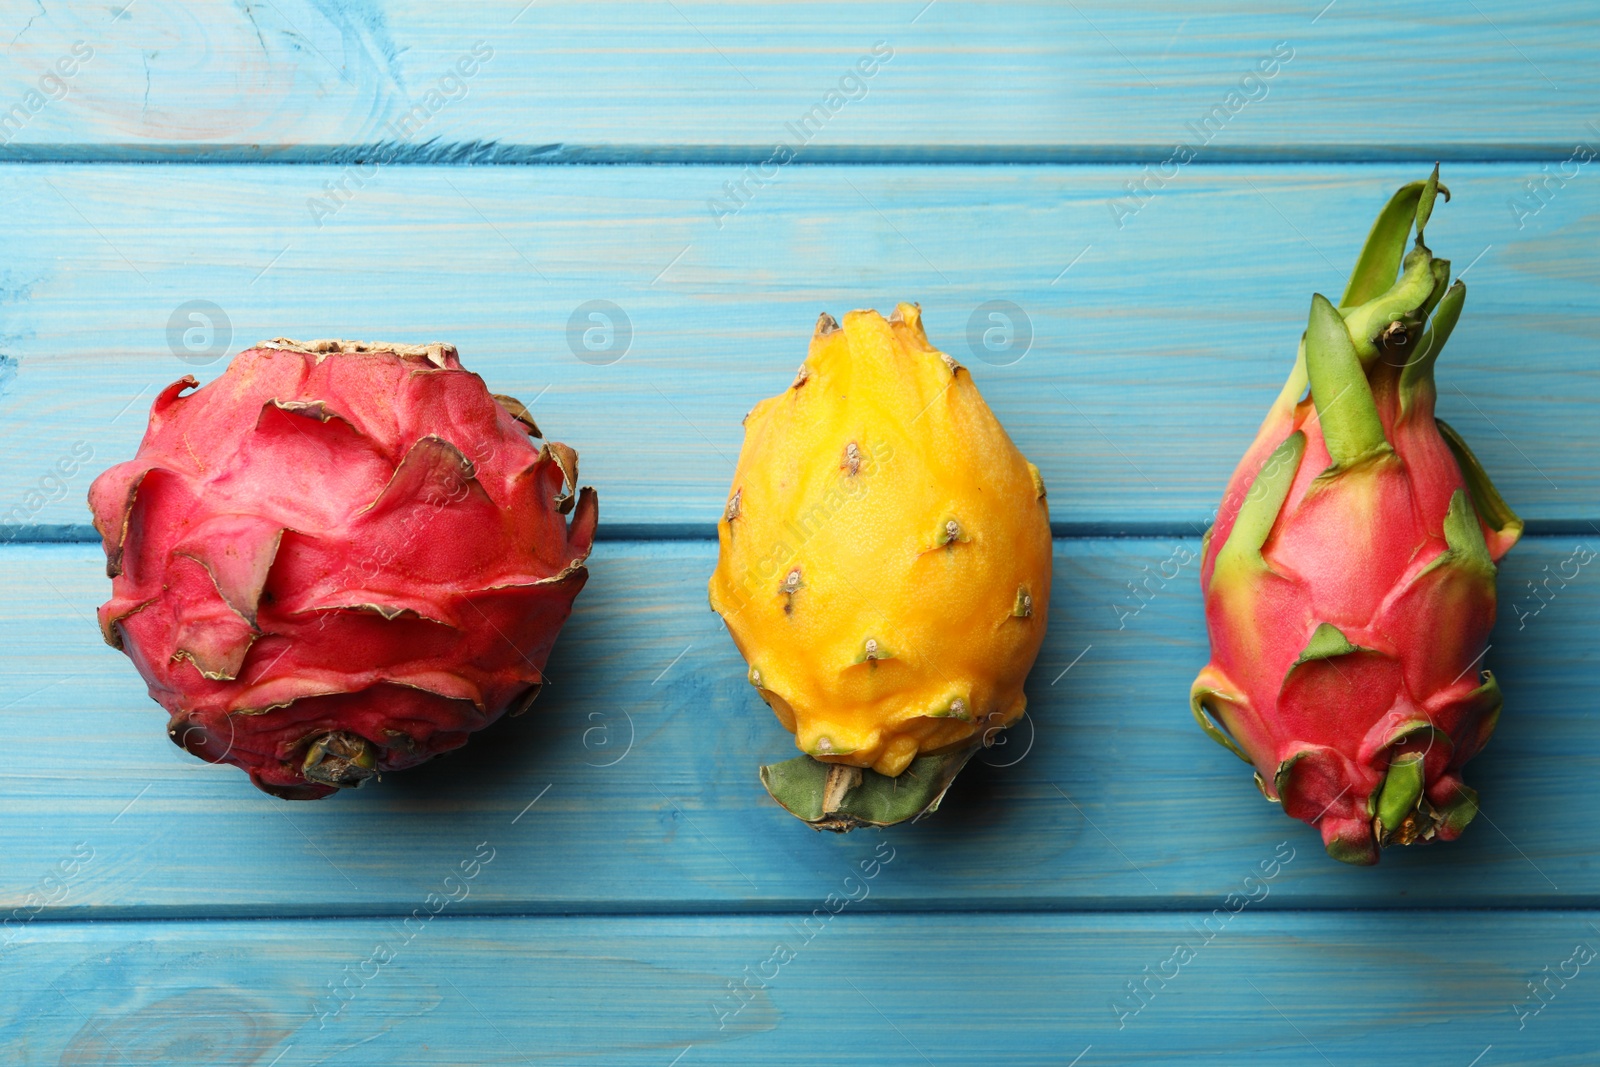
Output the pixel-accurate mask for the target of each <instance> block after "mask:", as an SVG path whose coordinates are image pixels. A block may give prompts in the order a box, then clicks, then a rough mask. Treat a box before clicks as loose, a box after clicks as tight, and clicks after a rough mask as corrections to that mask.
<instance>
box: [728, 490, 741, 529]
mask: <svg viewBox="0 0 1600 1067" xmlns="http://www.w3.org/2000/svg"><path fill="white" fill-rule="evenodd" d="M743 495H744V490H743V489H740V490H738V491H737V492H735V493H734V494H733V497H732V499H730V500H729V501H728V510H727V512H726V515H727V519H728V521H729V522H732V521H733V520H734V519H737V518H738V517H739V498H740V497H742V496H743Z"/></svg>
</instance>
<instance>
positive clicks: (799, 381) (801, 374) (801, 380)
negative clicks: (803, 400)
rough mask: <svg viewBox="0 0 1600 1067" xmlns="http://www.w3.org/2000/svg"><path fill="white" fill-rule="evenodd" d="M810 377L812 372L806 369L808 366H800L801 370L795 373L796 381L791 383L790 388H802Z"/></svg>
mask: <svg viewBox="0 0 1600 1067" xmlns="http://www.w3.org/2000/svg"><path fill="white" fill-rule="evenodd" d="M810 377H811V372H810V371H809V370H807V369H806V365H805V364H804V363H802V364H800V369H799V370H797V371H795V372H794V381H793V382H791V383H789V388H790V389H798V388H800V387H801V386H802V385H804V384H806V379H808V378H810Z"/></svg>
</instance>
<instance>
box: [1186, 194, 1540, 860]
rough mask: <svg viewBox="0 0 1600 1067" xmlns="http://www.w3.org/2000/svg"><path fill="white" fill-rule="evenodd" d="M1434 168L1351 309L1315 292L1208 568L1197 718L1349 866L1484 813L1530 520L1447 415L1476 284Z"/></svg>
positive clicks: (1225, 507)
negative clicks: (1206, 650) (1506, 591)
mask: <svg viewBox="0 0 1600 1067" xmlns="http://www.w3.org/2000/svg"><path fill="white" fill-rule="evenodd" d="M1438 178H1439V171H1438V168H1437V167H1435V168H1434V172H1433V175H1432V177H1430V178H1429V179H1428V180H1427V181H1426V182H1414V183H1412V184H1410V185H1407V186H1405V187H1404V188H1402V189H1401V190H1400V191H1399V192H1397V193H1396V194H1395V195H1394V197H1393V199H1391V200H1390V201H1389V204H1388V206H1387V207H1385V208H1384V210H1383V212H1382V214H1380V215H1379V217H1378V221H1377V222H1376V224H1375V225H1374V226H1373V228H1372V233H1371V235H1370V236H1369V237H1368V238H1367V243H1366V246H1365V248H1363V249H1362V252H1361V256H1360V258H1359V259H1358V260H1357V262H1356V269H1355V272H1354V274H1353V275H1352V277H1351V278H1350V282H1349V285H1348V286H1347V288H1346V289H1345V293H1344V297H1343V299H1342V300H1341V301H1340V303H1339V307H1338V308H1335V307H1334V306H1333V305H1332V304H1331V303H1330V302H1329V301H1328V300H1327V299H1326V298H1324V297H1323V296H1321V295H1317V296H1314V297H1312V300H1311V317H1310V324H1309V325H1308V327H1307V329H1306V332H1305V335H1304V337H1303V339H1302V341H1301V346H1300V354H1299V356H1298V357H1297V359H1296V361H1295V367H1294V371H1293V372H1292V373H1291V374H1290V375H1289V380H1288V383H1287V384H1286V385H1285V386H1284V388H1283V391H1282V392H1281V393H1280V394H1279V395H1278V399H1277V401H1276V402H1275V403H1274V404H1273V406H1272V409H1271V411H1270V412H1268V414H1267V418H1266V421H1265V422H1264V423H1263V424H1262V427H1261V430H1260V432H1259V434H1258V435H1257V437H1256V440H1255V443H1254V444H1252V445H1251V447H1250V450H1249V451H1248V452H1246V453H1245V457H1244V459H1243V460H1242V461H1241V462H1240V464H1239V467H1238V469H1237V470H1236V471H1235V472H1234V475H1233V478H1232V480H1231V481H1230V482H1229V485H1228V491H1227V494H1226V496H1224V498H1223V501H1222V505H1221V507H1219V508H1218V510H1217V518H1216V523H1215V525H1214V526H1213V527H1212V529H1211V530H1210V531H1208V533H1207V539H1206V544H1205V550H1204V560H1203V563H1202V567H1201V572H1200V581H1201V588H1202V589H1203V591H1204V594H1205V605H1206V622H1207V626H1208V629H1209V631H1210V634H1211V662H1210V663H1209V664H1207V665H1206V667H1205V669H1204V670H1202V671H1201V672H1200V676H1199V677H1198V678H1197V679H1196V680H1195V683H1194V687H1193V689H1192V691H1191V694H1190V703H1191V706H1192V709H1193V711H1194V715H1195V718H1196V719H1197V720H1199V722H1200V725H1201V726H1202V727H1204V728H1205V730H1206V732H1207V733H1209V734H1210V735H1211V736H1212V738H1214V739H1215V740H1216V741H1217V742H1219V743H1220V744H1222V745H1224V746H1226V747H1227V748H1229V749H1231V750H1232V751H1233V752H1234V753H1235V754H1236V755H1238V756H1239V757H1240V758H1241V759H1243V760H1245V762H1247V763H1251V764H1253V765H1254V767H1255V770H1256V775H1255V778H1256V784H1257V786H1258V787H1259V788H1260V789H1261V792H1262V793H1263V794H1264V795H1265V796H1266V797H1267V799H1269V800H1273V801H1278V802H1281V803H1282V805H1283V809H1284V811H1286V812H1287V813H1288V814H1290V815H1292V816H1294V817H1295V818H1298V819H1302V820H1304V821H1306V822H1308V823H1311V824H1312V825H1313V826H1316V827H1317V828H1318V829H1319V830H1321V832H1322V839H1323V842H1324V844H1325V845H1326V847H1327V850H1328V852H1329V854H1330V855H1332V856H1333V857H1334V858H1336V859H1339V860H1343V861H1345V862H1346V863H1358V864H1371V863H1376V862H1377V861H1378V855H1379V850H1380V849H1381V848H1383V847H1385V846H1388V845H1391V844H1410V843H1412V842H1413V841H1419V840H1420V841H1430V840H1434V839H1438V840H1442V841H1449V840H1453V839H1454V838H1456V837H1458V836H1459V835H1460V834H1461V831H1462V829H1463V828H1464V827H1465V826H1466V825H1467V823H1468V822H1470V821H1471V820H1472V817H1473V816H1474V815H1475V814H1476V813H1477V810H1478V800H1477V794H1476V793H1474V792H1473V791H1472V790H1471V789H1469V788H1468V787H1467V786H1466V784H1465V783H1464V782H1463V781H1462V777H1461V769H1462V766H1463V765H1464V764H1465V763H1466V762H1467V761H1468V760H1469V759H1471V758H1472V757H1473V755H1475V754H1476V753H1477V752H1478V750H1479V749H1481V748H1482V747H1483V745H1484V743H1485V742H1486V741H1488V739H1489V735H1490V734H1491V733H1492V732H1493V730H1494V726H1495V721H1496V719H1497V718H1498V717H1499V714H1500V704H1501V697H1500V689H1499V686H1498V685H1496V683H1495V680H1494V677H1493V675H1491V674H1490V673H1489V672H1488V671H1484V670H1480V668H1479V660H1480V659H1481V658H1482V657H1483V654H1484V652H1485V650H1486V642H1487V641H1488V636H1489V630H1490V627H1491V626H1493V624H1494V617H1495V569H1496V568H1495V564H1496V562H1497V561H1498V560H1499V559H1500V558H1501V557H1502V556H1504V555H1505V553H1506V552H1507V551H1509V550H1510V548H1511V546H1512V545H1513V544H1515V543H1516V541H1517V538H1518V537H1519V536H1520V535H1521V533H1522V522H1521V520H1519V519H1518V518H1517V517H1516V515H1514V514H1513V513H1512V511H1511V509H1510V508H1509V507H1507V506H1506V503H1505V501H1504V500H1502V499H1501V497H1500V494H1499V493H1498V492H1496V491H1495V488H1494V486H1493V484H1491V483H1490V481H1489V477H1488V475H1487V474H1485V473H1484V471H1483V468H1482V467H1481V466H1479V464H1478V461H1477V459H1476V458H1474V456H1473V455H1472V452H1471V451H1470V450H1469V449H1468V448H1467V446H1466V444H1465V443H1464V442H1463V441H1462V440H1461V438H1460V436H1458V435H1457V434H1456V432H1455V431H1454V430H1452V429H1451V428H1450V427H1449V426H1447V425H1445V424H1444V423H1443V422H1440V421H1439V420H1437V419H1435V418H1434V415H1433V409H1434V399H1435V388H1434V380H1433V367H1434V361H1435V360H1436V359H1437V358H1438V356H1439V352H1440V350H1441V349H1442V348H1443V347H1444V344H1445V342H1446V340H1448V339H1449V336H1450V331H1451V329H1452V328H1453V327H1454V326H1455V324H1456V320H1457V318H1458V317H1459V315H1460V314H1461V307H1462V302H1463V300H1464V299H1465V296H1466V287H1465V286H1464V285H1463V284H1462V283H1461V282H1460V281H1459V280H1458V281H1456V282H1455V283H1454V284H1451V283H1450V264H1449V262H1448V261H1446V260H1442V259H1435V258H1434V257H1433V254H1432V253H1431V252H1430V251H1429V250H1428V247H1427V245H1426V244H1425V243H1424V242H1423V230H1424V227H1425V226H1426V225H1427V222H1428V216H1429V214H1430V213H1431V211H1432V209H1433V205H1434V199H1435V194H1436V193H1440V192H1442V193H1444V194H1445V198H1446V199H1447V200H1448V199H1449V192H1448V190H1445V189H1444V188H1443V187H1442V186H1440V185H1439V184H1438ZM1413 222H1414V223H1415V227H1416V243H1415V245H1414V246H1413V247H1412V249H1411V251H1410V252H1406V249H1405V245H1406V238H1407V236H1408V235H1409V234H1410V232H1411V228H1412V224H1413ZM1397 271H1398V272H1399V278H1398V280H1396V272H1397ZM1430 316H1431V319H1430ZM1308 386H1309V394H1308V392H1307V387H1308Z"/></svg>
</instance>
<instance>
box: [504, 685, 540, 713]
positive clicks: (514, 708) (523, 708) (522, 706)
mask: <svg viewBox="0 0 1600 1067" xmlns="http://www.w3.org/2000/svg"><path fill="white" fill-rule="evenodd" d="M543 689H544V683H543V682H534V683H533V685H531V686H529V687H528V691H527V692H526V693H524V694H523V695H522V696H520V697H518V698H517V700H516V702H515V703H514V704H512V705H511V710H510V711H509V712H507V714H509V715H510V716H511V717H512V718H513V719H514V718H516V717H517V716H518V715H526V714H527V712H528V709H529V708H531V707H533V702H534V701H535V700H538V699H539V693H540V691H541V690H543Z"/></svg>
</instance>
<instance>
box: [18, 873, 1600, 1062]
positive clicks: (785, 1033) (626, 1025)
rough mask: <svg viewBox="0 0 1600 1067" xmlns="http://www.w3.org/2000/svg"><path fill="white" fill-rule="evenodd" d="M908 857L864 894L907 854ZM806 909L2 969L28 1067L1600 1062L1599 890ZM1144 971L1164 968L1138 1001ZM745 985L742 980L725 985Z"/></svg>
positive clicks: (304, 933) (119, 950)
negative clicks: (143, 1066)
mask: <svg viewBox="0 0 1600 1067" xmlns="http://www.w3.org/2000/svg"><path fill="white" fill-rule="evenodd" d="M497 862H498V861H497ZM902 864H906V865H907V866H909V861H908V860H906V859H903V858H899V857H897V858H895V859H894V860H893V861H892V862H891V863H890V864H889V865H888V866H885V867H881V868H880V869H879V872H878V875H877V877H876V879H874V880H873V881H871V882H857V883H856V884H857V885H858V887H859V888H858V889H857V892H860V891H863V890H866V889H867V888H868V887H870V886H873V885H878V884H883V883H889V882H891V881H892V880H893V879H895V878H898V877H901V876H903V875H905V874H907V873H909V872H908V871H906V870H905V868H903V867H902V866H901V865H902ZM497 874H500V875H503V872H495V871H494V869H493V867H492V866H491V867H489V868H485V869H484V871H483V873H482V874H481V876H480V878H481V880H483V881H488V880H489V879H490V878H492V877H495V876H496V875H497ZM1243 874H1244V872H1241V877H1242V876H1243ZM845 877H848V876H847V875H844V874H837V875H836V878H835V881H842V880H843V879H844V878H845ZM438 880H439V876H438V875H435V881H438ZM417 905H418V910H421V908H422V902H421V901H420V900H419V901H418V902H417ZM805 908H806V911H802V912H801V913H799V914H797V915H793V916H766V917H748V916H745V917H727V916H719V917H691V918H660V917H656V918H650V919H639V918H607V919H594V918H587V919H586V918H570V917H569V918H555V917H552V918H505V919H501V920H498V921H486V920H474V919H455V918H451V917H449V916H450V913H449V912H448V911H442V912H441V913H440V916H439V917H438V918H433V919H430V920H428V921H425V922H424V921H420V920H414V921H413V925H412V927H411V928H410V929H409V930H408V929H407V928H405V927H403V926H402V925H401V921H400V919H401V917H402V916H396V917H393V918H387V919H376V920H347V921H341V922H337V923H330V922H303V921H277V922H254V923H240V922H220V923H190V922H179V923H159V924H155V923H107V924H98V923H97V924H73V923H68V924H52V923H42V922H41V923H36V924H33V925H32V926H30V927H28V928H26V929H24V930H23V931H22V932H21V933H20V934H19V935H18V937H17V939H16V942H15V943H14V944H13V945H12V946H11V947H10V948H9V949H8V950H7V953H6V955H7V958H8V961H10V963H11V965H10V966H8V967H6V968H5V969H4V970H3V971H0V990H3V991H4V993H5V994H6V995H5V996H4V997H0V1049H3V1050H4V1051H5V1053H6V1059H7V1062H9V1063H14V1064H18V1065H21V1067H35V1065H43V1064H51V1065H53V1064H56V1063H58V1062H59V1063H62V1064H69V1063H70V1064H89V1063H130V1064H132V1063H161V1064H170V1065H173V1067H182V1065H189V1064H195V1065H201V1064H203V1065H205V1067H215V1065H218V1064H230V1065H231V1064H240V1065H243V1064H268V1063H276V1064H278V1065H279V1067H300V1065H309V1064H324V1063H337V1064H391V1063H405V1064H416V1065H419V1067H420V1065H428V1064H462V1063H472V1064H497V1063H535V1062H537V1063H547V1062H558V1063H575V1062H583V1063H588V1062H601V1063H606V1064H617V1065H619V1067H623V1065H633V1064H638V1065H646V1067H666V1065H668V1064H673V1063H676V1064H681V1065H689V1064H713V1063H722V1064H750V1063H774V1064H807V1065H810V1064H854V1063H862V1062H870V1063H874V1064H890V1065H899V1064H906V1065H917V1067H925V1065H927V1064H933V1063H938V1064H958V1063H959V1064H966V1063H984V1064H1018V1065H1024V1064H1026V1065H1035V1064H1041V1063H1057V1064H1067V1063H1078V1064H1081V1065H1083V1067H1094V1065H1097V1064H1186V1063H1194V1062H1197V1061H1203V1060H1212V1061H1215V1062H1225V1063H1229V1064H1241V1065H1253V1064H1261V1065H1273V1067H1276V1065H1279V1064H1282V1063H1286V1062H1288V1063H1322V1062H1327V1063H1330V1064H1358V1063H1381V1062H1386V1061H1387V1060H1388V1059H1389V1058H1391V1057H1392V1054H1393V1050H1394V1049H1396V1048H1401V1049H1412V1050H1417V1049H1425V1050H1426V1052H1425V1053H1423V1054H1420V1059H1421V1061H1422V1062H1426V1063H1430V1064H1435V1063H1436V1064H1462V1065H1466V1064H1476V1065H1478V1067H1509V1065H1513V1064H1525V1065H1532V1067H1562V1065H1578V1064H1592V1063H1594V1056H1595V1031H1594V1025H1593V1018H1594V1013H1595V1012H1596V1010H1600V983H1597V982H1595V981H1594V979H1593V976H1592V975H1590V974H1588V973H1587V972H1588V971H1590V970H1593V968H1594V962H1593V961H1594V959H1595V956H1596V954H1597V953H1600V934H1597V932H1596V931H1597V927H1596V919H1597V914H1596V913H1595V912H1592V911H1582V912H1570V911H1560V912H1546V913H1498V912H1475V911H1461V912H1438V913H1433V914H1400V913H1394V912H1382V911H1376V912H1366V913H1336V914H1320V915H1318V914H1291V915H1272V914H1266V913H1260V912H1256V911H1254V910H1244V911H1242V912H1241V913H1239V914H1236V915H1228V916H1227V917H1226V921H1224V920H1223V919H1222V918H1219V917H1216V916H1214V915H1209V914H1205V913H1194V914H1178V915H1150V914H1144V915H1109V916H1092V915H1043V916H1041V915H982V914H977V915H974V914H942V915H935V916H866V915H856V914H852V913H851V912H850V911H848V910H845V911H842V912H841V913H840V914H838V915H835V916H831V917H829V918H828V919H827V920H826V921H825V922H824V921H823V920H822V919H821V918H814V919H812V920H811V921H812V923H813V926H812V928H811V930H810V932H809V937H808V931H807V930H806V929H804V928H802V926H801V921H802V919H804V918H805V917H806V914H807V912H808V911H811V910H812V909H813V908H814V909H815V910H816V911H819V912H822V914H824V915H826V914H827V912H826V911H825V910H824V909H823V905H822V903H821V901H820V900H819V901H817V902H814V903H813V902H807V903H806V905H805ZM422 914H423V915H426V914H427V912H426V911H422ZM1206 922H1210V923H1211V924H1212V925H1211V926H1210V927H1205V926H1203V925H1202V924H1204V923H1206ZM1208 929H1209V930H1211V931H1213V933H1212V934H1211V936H1209V937H1208V936H1207V932H1206V931H1207V930H1208ZM1181 949H1187V950H1188V954H1187V955H1179V954H1178V953H1179V951H1180V950H1181ZM780 961H781V962H780ZM1146 974H1149V975H1152V976H1154V977H1150V978H1149V979H1146V978H1145V976H1146ZM1163 974H1164V975H1165V976H1166V977H1164V978H1163V977H1161V976H1162V975H1163ZM1132 982H1142V983H1145V988H1146V989H1148V991H1149V992H1148V993H1147V994H1146V996H1145V998H1144V1000H1143V1001H1142V1002H1141V1001H1140V1000H1137V999H1135V998H1134V997H1133V996H1132V995H1131V994H1130V993H1129V992H1128V991H1127V984H1128V983H1132ZM1534 982H1539V983H1544V984H1543V987H1542V989H1541V991H1540V993H1539V995H1538V997H1537V998H1536V997H1535V995H1534V994H1533V993H1532V992H1530V985H1531V984H1532V983H1534ZM740 985H743V986H746V987H747V988H748V990H749V992H748V993H747V994H745V995H744V996H743V997H742V998H741V997H739V996H737V995H735V994H734V993H731V992H730V991H729V987H730V986H735V987H737V986H740ZM335 988H337V989H339V991H340V994H341V995H340V996H335V995H334V993H332V992H331V991H330V990H331V989H335ZM1135 1007H1137V1009H1138V1010H1137V1011H1135V1010H1134V1008H1135ZM1412 1055H1413V1057H1417V1056H1418V1055H1419V1054H1418V1053H1416V1052H1413V1054H1412ZM119 1056H120V1058H119ZM58 1057H59V1059H58ZM274 1057H279V1058H278V1059H276V1060H275V1059H274ZM674 1057H678V1059H676V1060H675V1059H674ZM1074 1057H1078V1058H1077V1059H1076V1060H1075V1059H1074ZM1474 1057H1477V1059H1476V1060H1475V1059H1474Z"/></svg>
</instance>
